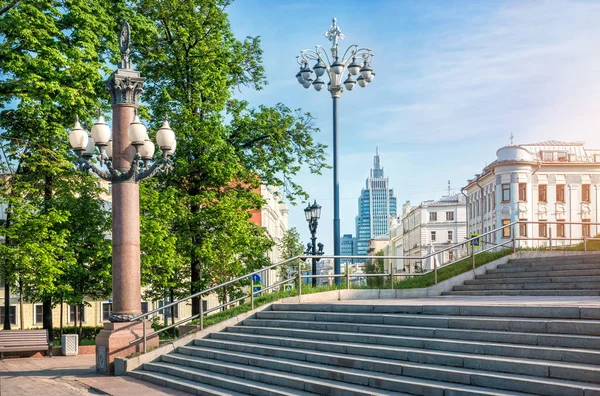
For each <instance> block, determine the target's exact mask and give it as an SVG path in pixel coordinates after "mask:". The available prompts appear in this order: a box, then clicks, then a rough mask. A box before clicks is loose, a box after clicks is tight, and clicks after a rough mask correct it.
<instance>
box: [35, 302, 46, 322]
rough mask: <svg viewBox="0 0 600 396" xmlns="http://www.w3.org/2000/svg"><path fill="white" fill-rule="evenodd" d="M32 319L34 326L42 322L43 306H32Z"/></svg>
mask: <svg viewBox="0 0 600 396" xmlns="http://www.w3.org/2000/svg"><path fill="white" fill-rule="evenodd" d="M33 309H34V318H35V324H38V323H43V322H44V306H43V305H35V306H34V308H33Z"/></svg>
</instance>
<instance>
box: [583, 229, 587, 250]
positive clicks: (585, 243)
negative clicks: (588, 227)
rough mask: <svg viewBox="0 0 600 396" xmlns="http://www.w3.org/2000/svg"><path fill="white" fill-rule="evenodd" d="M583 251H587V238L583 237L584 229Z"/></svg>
mask: <svg viewBox="0 0 600 396" xmlns="http://www.w3.org/2000/svg"><path fill="white" fill-rule="evenodd" d="M583 251H584V252H587V239H585V230H584V233H583Z"/></svg>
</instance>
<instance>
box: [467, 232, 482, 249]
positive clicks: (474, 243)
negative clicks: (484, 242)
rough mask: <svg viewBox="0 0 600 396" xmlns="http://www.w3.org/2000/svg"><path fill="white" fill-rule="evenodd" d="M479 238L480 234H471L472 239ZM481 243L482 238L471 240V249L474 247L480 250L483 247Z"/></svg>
mask: <svg viewBox="0 0 600 396" xmlns="http://www.w3.org/2000/svg"><path fill="white" fill-rule="evenodd" d="M478 236H479V234H471V235H470V238H477V237H478ZM480 242H481V238H477V239H473V240H471V243H470V245H471V247H474V248H480V247H481V244H480Z"/></svg>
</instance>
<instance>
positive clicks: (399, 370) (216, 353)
mask: <svg viewBox="0 0 600 396" xmlns="http://www.w3.org/2000/svg"><path fill="white" fill-rule="evenodd" d="M178 352H179V356H184V357H186V356H189V357H190V358H191V359H193V357H199V358H202V359H214V360H216V361H219V362H227V363H236V364H242V365H251V366H258V367H263V368H270V369H277V370H279V371H284V372H290V373H299V374H304V375H309V376H312V377H319V376H320V377H331V376H333V378H335V379H336V380H340V381H345V382H356V380H353V379H352V377H350V378H349V379H345V378H344V377H342V375H351V376H356V377H362V376H364V375H368V377H369V378H373V377H376V376H378V375H379V374H380V373H385V374H392V375H394V376H398V377H400V376H403V377H413V378H421V379H429V380H436V381H444V382H451V383H454V384H463V385H471V386H484V387H488V386H490V387H491V388H495V389H502V390H508V391H519V392H527V393H532V394H546V395H549V394H554V395H582V394H583V392H584V390H586V389H587V390H598V391H600V386H598V385H592V384H589V383H584V382H571V381H564V380H556V379H550V378H545V379H541V378H536V377H530V376H522V375H515V374H500V373H492V372H486V371H480V370H473V369H465V368H452V367H447V366H436V365H432V364H419V363H411V362H401V361H395V360H390V359H381V358H365V357H363V356H355V357H354V359H352V356H349V355H339V354H323V353H320V352H312V351H306V355H305V359H306V360H290V359H283V358H277V357H272V356H263V355H257V354H249V353H244V352H232V351H227V350H215V349H211V348H202V347H196V346H194V347H181V348H179V349H178ZM181 364H185V363H181ZM208 364H211V361H210V360H209V361H208ZM339 370H341V371H342V373H343V374H340V373H339ZM363 381H365V380H363ZM399 389H402V390H405V389H404V388H402V387H400V388H399ZM408 390H410V389H408ZM480 391H481V390H480Z"/></svg>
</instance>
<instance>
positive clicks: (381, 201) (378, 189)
mask: <svg viewBox="0 0 600 396" xmlns="http://www.w3.org/2000/svg"><path fill="white" fill-rule="evenodd" d="M394 216H396V197H395V196H394V190H393V189H391V188H390V186H389V180H388V178H387V177H385V176H384V174H383V168H382V167H381V163H380V159H379V149H377V151H376V153H375V157H374V159H373V168H372V169H371V173H370V175H369V177H368V178H367V180H366V182H365V188H363V189H362V191H361V193H360V197H359V198H358V216H356V254H357V255H359V256H366V255H367V250H368V248H369V240H370V239H373V238H376V237H378V236H380V235H384V234H387V233H388V224H389V221H390V218H392V217H394Z"/></svg>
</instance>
